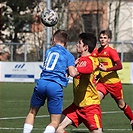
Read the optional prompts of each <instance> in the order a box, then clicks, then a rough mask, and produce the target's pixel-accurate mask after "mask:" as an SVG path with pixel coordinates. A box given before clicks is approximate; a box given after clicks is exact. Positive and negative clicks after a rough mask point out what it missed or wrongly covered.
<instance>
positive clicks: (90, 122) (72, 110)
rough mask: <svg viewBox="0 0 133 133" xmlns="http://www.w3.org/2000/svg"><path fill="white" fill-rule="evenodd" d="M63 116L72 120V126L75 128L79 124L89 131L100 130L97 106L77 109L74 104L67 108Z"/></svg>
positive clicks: (100, 119)
mask: <svg viewBox="0 0 133 133" xmlns="http://www.w3.org/2000/svg"><path fill="white" fill-rule="evenodd" d="M63 114H64V115H65V116H67V117H68V118H69V119H71V120H72V125H73V126H75V127H76V128H77V127H78V126H79V125H80V124H81V123H84V125H85V126H86V127H87V128H88V129H89V130H90V131H93V130H96V129H98V128H102V118H101V117H102V115H101V109H100V106H99V105H91V106H85V107H78V106H76V105H75V104H74V103H72V104H71V105H70V106H68V107H67V108H66V109H65V110H64V111H63Z"/></svg>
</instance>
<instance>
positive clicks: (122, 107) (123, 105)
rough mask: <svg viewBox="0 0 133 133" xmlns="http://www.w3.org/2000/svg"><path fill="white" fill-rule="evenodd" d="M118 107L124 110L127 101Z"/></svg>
mask: <svg viewBox="0 0 133 133" xmlns="http://www.w3.org/2000/svg"><path fill="white" fill-rule="evenodd" d="M118 107H119V108H120V109H121V110H124V109H125V108H126V103H124V104H119V105H118Z"/></svg>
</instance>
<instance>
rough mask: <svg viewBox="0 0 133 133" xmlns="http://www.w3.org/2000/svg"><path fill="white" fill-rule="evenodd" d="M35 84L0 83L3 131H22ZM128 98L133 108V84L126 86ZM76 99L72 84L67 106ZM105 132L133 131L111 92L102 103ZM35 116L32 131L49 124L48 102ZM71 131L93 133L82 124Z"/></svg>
mask: <svg viewBox="0 0 133 133" xmlns="http://www.w3.org/2000/svg"><path fill="white" fill-rule="evenodd" d="M34 85H35V84H34V83H0V133H21V132H22V128H23V124H24V120H25V117H26V115H27V113H28V111H29V102H30V97H31V95H32V92H33V88H34ZM123 91H124V99H125V101H126V103H128V104H129V105H130V107H131V108H132V109H133V85H123ZM72 100H73V94H72V84H69V85H68V87H67V88H64V108H65V107H67V106H68V105H69V104H70V103H71V102H72ZM101 108H102V112H103V115H102V120H103V129H104V133H131V126H130V124H129V123H130V122H129V120H128V119H127V118H126V116H125V115H124V114H123V112H122V111H121V110H120V109H119V108H118V107H117V105H116V103H115V102H114V101H113V99H112V98H111V97H110V95H107V97H105V99H104V100H103V101H102V102H101ZM37 116H38V117H37V118H36V119H35V125H34V129H33V131H32V133H41V132H43V129H44V128H45V127H46V125H47V124H48V123H49V117H48V116H49V115H48V112H47V108H46V105H44V107H42V108H41V109H40V111H39V113H38V115H37ZM66 131H67V132H68V133H89V132H88V131H87V129H86V127H85V126H84V125H83V124H81V125H80V126H79V128H78V129H76V128H74V127H73V126H69V127H67V130H66Z"/></svg>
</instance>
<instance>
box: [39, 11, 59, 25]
mask: <svg viewBox="0 0 133 133" xmlns="http://www.w3.org/2000/svg"><path fill="white" fill-rule="evenodd" d="M41 21H42V23H43V24H44V25H45V26H47V27H52V26H55V25H56V24H57V22H58V15H57V13H56V12H55V11H53V10H51V9H46V10H44V11H42V14H41Z"/></svg>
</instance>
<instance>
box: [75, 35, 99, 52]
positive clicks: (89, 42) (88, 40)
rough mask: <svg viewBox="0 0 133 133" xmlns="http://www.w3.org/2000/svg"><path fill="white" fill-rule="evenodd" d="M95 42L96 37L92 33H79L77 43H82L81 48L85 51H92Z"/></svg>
mask: <svg viewBox="0 0 133 133" xmlns="http://www.w3.org/2000/svg"><path fill="white" fill-rule="evenodd" d="M96 42H97V39H96V37H95V35H94V34H93V33H81V34H80V35H79V42H78V44H80V43H83V48H84V50H86V51H87V52H90V53H92V51H93V50H94V48H95V47H96ZM78 44H77V45H78Z"/></svg>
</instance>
